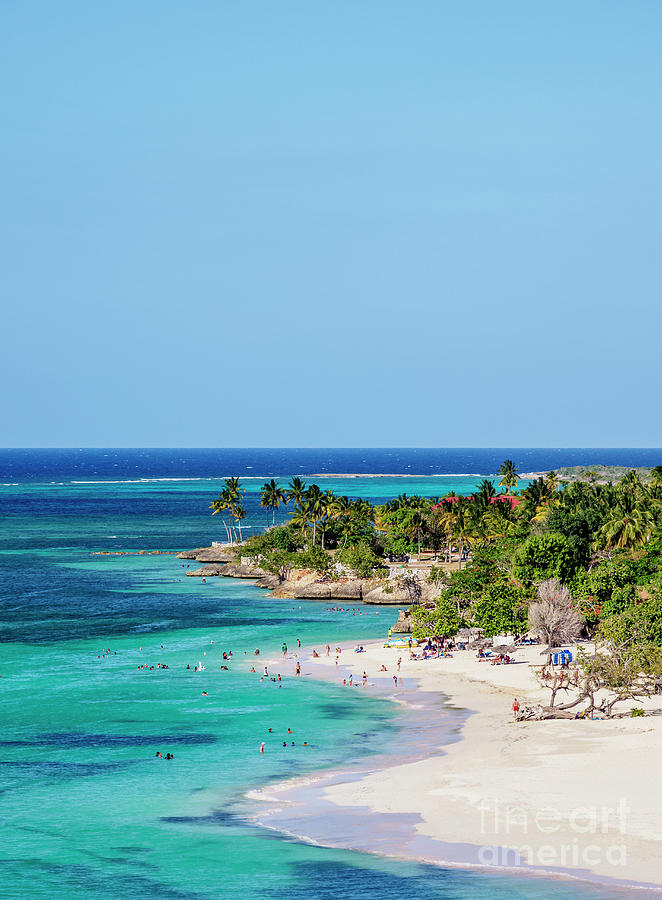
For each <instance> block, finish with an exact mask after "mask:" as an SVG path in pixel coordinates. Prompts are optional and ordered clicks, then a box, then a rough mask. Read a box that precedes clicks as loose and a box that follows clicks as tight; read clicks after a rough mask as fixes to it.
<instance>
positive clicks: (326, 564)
mask: <svg viewBox="0 0 662 900" xmlns="http://www.w3.org/2000/svg"><path fill="white" fill-rule="evenodd" d="M294 565H295V567H296V568H297V569H312V570H313V572H317V574H318V575H328V573H329V572H330V571H331V565H332V560H331V557H330V556H329V555H328V553H325V552H324V550H322V549H320V548H319V547H313V548H311V549H310V550H303V551H301V552H300V553H296V554H294Z"/></svg>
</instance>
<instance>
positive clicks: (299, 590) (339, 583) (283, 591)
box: [177, 546, 437, 633]
mask: <svg viewBox="0 0 662 900" xmlns="http://www.w3.org/2000/svg"><path fill="white" fill-rule="evenodd" d="M177 556H178V559H188V560H195V561H196V562H200V563H203V565H202V566H200V568H198V569H195V570H193V571H188V572H187V573H186V575H187V576H188V577H189V578H211V577H219V576H220V577H224V578H246V579H250V580H252V581H253V582H254V583H255V585H256V587H260V588H265V589H267V590H271V591H273V593H274V596H275V597H281V598H283V599H292V600H337V601H340V602H347V601H360V602H361V603H368V604H374V605H383V606H399V607H402V606H406V607H409V606H411V605H412V604H413V603H421V602H422V603H425V602H426V601H428V600H429V601H432V599H433V596H434V595H435V594H436V593H437V590H436V589H435V587H434V585H431V584H429V583H428V582H427V581H426V580H425V579H423V578H419V577H418V576H416V575H413V576H411V577H408V578H406V579H389V580H387V579H380V578H357V577H345V578H335V579H333V578H325V577H322V576H320V575H318V574H317V573H315V572H313V571H311V570H310V569H293V570H292V571H291V572H290V573H289V575H288V577H287V578H285V579H281V578H280V577H279V576H278V575H271V574H270V573H268V572H265V571H264V569H261V568H260V567H259V566H256V565H252V564H251V563H250V562H247V561H245V559H244V560H242V561H241V562H237V556H238V553H237V548H228V547H222V546H219V547H199V548H197V549H194V550H185V551H184V552H182V553H179V554H178V555H177ZM410 630H411V627H410V619H409V616H408V615H407V614H406V611H404V610H403V611H401V614H400V617H399V619H398V623H397V627H395V628H393V631H396V632H400V633H406V632H408V631H410Z"/></svg>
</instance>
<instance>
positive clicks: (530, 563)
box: [514, 534, 575, 584]
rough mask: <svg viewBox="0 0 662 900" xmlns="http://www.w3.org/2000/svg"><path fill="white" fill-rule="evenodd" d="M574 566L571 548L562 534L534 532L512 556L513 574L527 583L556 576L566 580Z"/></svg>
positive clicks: (560, 579) (563, 580) (570, 575)
mask: <svg viewBox="0 0 662 900" xmlns="http://www.w3.org/2000/svg"><path fill="white" fill-rule="evenodd" d="M574 568H575V562H574V557H573V553H572V548H571V547H570V543H569V541H568V539H567V538H566V537H564V535H562V534H542V535H540V534H536V535H533V536H532V537H530V538H529V539H528V540H527V541H525V543H524V546H522V547H521V548H520V549H519V550H518V551H517V553H516V554H515V557H514V573H515V576H516V577H517V578H518V579H519V580H520V581H523V582H526V583H527V584H531V583H533V582H535V581H545V580H546V579H548V578H558V579H559V581H562V582H567V581H569V579H570V578H571V577H572V574H573V571H574Z"/></svg>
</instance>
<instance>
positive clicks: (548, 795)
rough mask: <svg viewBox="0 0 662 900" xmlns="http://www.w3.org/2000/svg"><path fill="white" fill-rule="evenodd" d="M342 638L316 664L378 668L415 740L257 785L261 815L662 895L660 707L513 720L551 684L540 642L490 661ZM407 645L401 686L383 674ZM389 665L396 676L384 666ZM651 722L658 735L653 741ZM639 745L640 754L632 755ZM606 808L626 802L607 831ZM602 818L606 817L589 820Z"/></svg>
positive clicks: (342, 843) (397, 850)
mask: <svg viewBox="0 0 662 900" xmlns="http://www.w3.org/2000/svg"><path fill="white" fill-rule="evenodd" d="M341 646H343V654H342V655H341V666H339V669H340V671H336V670H335V666H329V665H328V663H327V664H325V660H324V659H323V658H322V659H319V660H318V659H312V658H309V657H308V654H304V655H303V656H302V657H301V660H300V661H301V663H302V668H303V675H304V676H309V677H314V678H321V679H323V680H331V681H335V682H337V681H338V680H340V681H342V677H343V676H344V672H343V671H342V670H345V672H353V673H355V674H356V677H357V678H358V679H359V680H360V674H361V672H362V671H363V670H365V671H368V672H369V682H368V684H369V688H366V689H370V691H371V693H372V694H373V695H374V694H375V692H377V693H380V694H381V695H382V696H383V697H385V699H391V700H395V701H396V702H401V703H403V706H404V718H403V719H402V722H403V723H404V724H402V727H401V728H399V734H400V737H401V740H398V737H397V736H396V739H395V742H394V743H395V746H394V747H390V748H389V750H388V751H387V752H386V753H384V754H380V755H379V756H378V757H375V756H370V757H367V758H364V759H359V760H354V761H350V762H349V763H348V765H347V766H343V767H340V768H339V767H337V768H335V769H333V770H331V771H323V772H318V773H311V775H310V776H308V777H305V778H303V779H301V778H299V779H297V780H296V781H294V782H289V781H285V782H280V783H277V784H275V785H273V784H272V785H269V786H266V787H265V788H264V789H261V790H260V791H252V792H250V794H249V795H247V797H248V799H249V800H251V801H253V802H257V801H259V802H260V803H261V804H262V805H263V806H265V809H263V810H262V811H260V812H256V813H255V814H254V816H253V818H254V820H255V822H256V824H259V825H261V826H262V827H266V828H271V829H274V830H277V831H281V832H284V833H287V834H290V835H291V836H295V837H296V838H297V839H299V840H303V841H305V842H310V843H313V844H318V845H321V846H330V847H342V848H345V849H350V850H356V851H359V852H366V853H372V854H378V855H383V856H388V857H394V858H400V859H408V860H411V861H418V862H421V863H425V864H432V865H436V866H441V867H445V868H463V869H476V870H483V871H485V872H489V873H492V874H500V875H521V876H529V877H544V878H563V879H571V880H574V879H577V880H578V881H580V882H583V883H585V884H586V885H587V886H588V885H593V886H596V885H600V886H602V887H605V888H613V889H615V890H618V891H622V890H623V889H624V888H626V889H630V890H636V891H637V895H638V896H646V895H647V894H650V896H656V897H657V896H660V892H662V873H661V872H660V871H659V866H658V865H657V857H656V854H657V853H658V851H659V844H658V843H657V842H658V841H659V840H660V839H661V837H662V814H660V813H659V812H658V811H657V809H656V804H655V799H654V796H651V794H652V791H651V790H650V789H649V788H650V787H652V783H653V781H654V778H655V772H656V760H657V759H658V758H659V752H660V751H662V727H661V725H662V723H661V722H660V719H655V718H645V719H643V720H642V719H621V720H611V721H576V720H555V721H547V722H526V723H514V722H512V720H511V718H510V703H511V701H512V696H513V694H514V693H515V694H516V695H517V696H518V697H520V698H524V700H525V702H535V699H536V693H538V694H539V693H540V689H539V688H538V687H537V685H536V684H535V683H534V681H533V676H532V674H531V669H530V666H531V665H533V664H537V663H538V662H539V660H538V659H536V658H535V656H536V654H538V655H539V653H540V648H539V646H536V647H534V648H526V649H525V651H524V652H522V651H518V653H517V656H518V658H521V659H522V662H520V663H518V664H515V665H510V666H499V667H493V666H490V665H489V663H483V664H482V665H483V668H482V669H480V668H479V667H480V666H481V663H479V662H478V661H477V660H475V655H474V654H473V653H471V652H470V651H464V652H462V651H460V652H459V653H456V654H455V655H454V657H453V659H440V660H430V661H427V662H422V661H419V662H411V663H410V662H409V660H408V659H405V656H406V657H408V651H405V650H393V649H386V648H383V646H382V642H381V641H380V642H368V643H364V645H363V646H364V647H365V648H366V651H367V652H366V654H361V655H355V654H354V653H352V652H351V647H350V648H346V647H345V646H344V645H342V644H341ZM348 650H349V652H348ZM520 654H521V656H520ZM398 656H402V659H403V662H402V668H401V676H402V681H401V682H400V681H399V687H398V688H397V689H394V688H393V686H392V685H391V684H390V683H388V684H384V683H383V681H384V680H385V679H386V678H390V677H391V676H392V673H393V671H394V666H395V662H396V660H397V658H398ZM343 657H344V658H343ZM288 663H291V661H290V660H288ZM382 664H384V665H386V666H387V668H388V670H389V671H388V674H386V675H383V677H381V678H380V677H377V678H375V674H376V666H377V665H382ZM341 667H342V668H341ZM329 670H330V671H329ZM398 677H399V679H400V676H398ZM347 689H348V690H350V689H351V690H359V691H361V690H363V688H361V687H358V688H349V687H348V688H347ZM434 707H436V711H437V715H436V716H431V715H430V713H431V712H432V710H433V708H434ZM440 709H441V711H442V715H441V716H440V715H439V714H438V713H439V711H440ZM426 723H427V731H426V732H425V733H422V732H421V726H422V725H423V726H425V724H426ZM451 723H452V724H451ZM642 723H643V725H642ZM644 733H645V734H647V735H648V736H649V737H650V740H649V741H648V743H649V746H648V747H643V748H642V747H641V735H642V734H644ZM412 736H413V740H412ZM644 743H646V742H644ZM637 750H639V751H640V752H639V758H638V759H633V760H632V765H630V764H629V763H628V762H626V761H625V760H626V754H627V753H629V754H630V755H636V753H637ZM570 757H571V758H570ZM646 770H648V772H649V775H650V779H651V780H650V783H648V782H647V781H646V778H645V775H644V774H643V773H645V771H646ZM557 775H560V776H562V777H557ZM619 776H622V777H621V778H620V782H621V783H620V785H619V783H618V782H619ZM647 785H649V786H647ZM616 788H618V790H616ZM587 790H588V794H587V793H586V791H587ZM623 797H625V805H626V808H627V812H626V813H625V816H626V820H625V822H624V823H623V822H621V821H620V820H619V819H618V815H617V814H618V809H619V802H620V801H621V800H622V799H623ZM601 810H602V811H604V810H612V811H613V815H612V816H611V818H610V819H608V821H607V823H606V830H604V828H605V822H604V821H602V822H601V821H599V818H600V812H601ZM592 816H593V817H594V818H595V817H597V819H598V822H597V826H596V827H595V828H592V827H591V828H587V824H590V823H591V821H592V818H591V817H592ZM541 817H542V818H541ZM525 826H526V830H525ZM517 848H519V850H520V851H521V850H522V849H523V848H528V853H527V854H525V855H524V856H523V855H522V853H521V852H520V853H519V854H518V853H517V852H516V850H517ZM561 863H563V864H561ZM619 896H622V894H619Z"/></svg>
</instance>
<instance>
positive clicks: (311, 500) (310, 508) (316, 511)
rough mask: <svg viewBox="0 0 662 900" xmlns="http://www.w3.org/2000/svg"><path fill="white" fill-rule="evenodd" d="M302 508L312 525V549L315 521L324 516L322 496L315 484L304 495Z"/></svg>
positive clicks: (314, 539)
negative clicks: (303, 507)
mask: <svg viewBox="0 0 662 900" xmlns="http://www.w3.org/2000/svg"><path fill="white" fill-rule="evenodd" d="M303 506H305V507H306V511H307V512H308V515H309V517H310V521H311V522H312V523H313V547H314V546H315V542H316V536H317V520H318V519H319V518H320V517H321V516H322V515H323V514H324V495H323V493H322V491H321V490H320V488H319V485H317V484H311V485H310V487H309V488H308V489H307V491H306V493H305V494H304V500H303Z"/></svg>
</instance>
